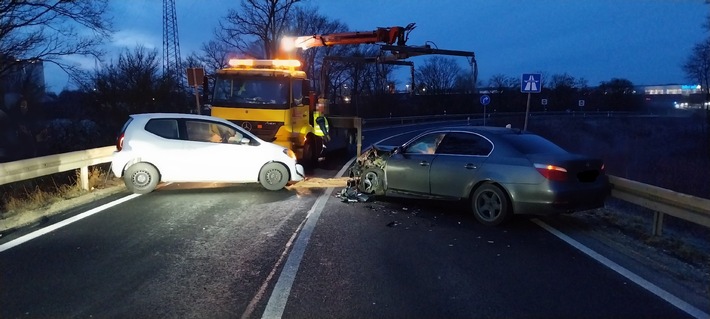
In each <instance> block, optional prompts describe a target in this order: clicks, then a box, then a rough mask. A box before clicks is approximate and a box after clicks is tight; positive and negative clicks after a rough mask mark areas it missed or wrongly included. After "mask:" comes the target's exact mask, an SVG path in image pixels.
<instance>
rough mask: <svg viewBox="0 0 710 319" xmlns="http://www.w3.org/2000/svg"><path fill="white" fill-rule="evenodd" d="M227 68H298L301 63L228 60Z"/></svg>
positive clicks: (294, 61) (291, 61) (292, 61)
mask: <svg viewBox="0 0 710 319" xmlns="http://www.w3.org/2000/svg"><path fill="white" fill-rule="evenodd" d="M229 66H231V67H233V68H237V67H242V68H248V67H255V68H275V69H278V68H283V69H288V68H298V67H300V66H301V62H300V61H298V60H252V59H229Z"/></svg>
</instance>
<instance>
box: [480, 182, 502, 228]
mask: <svg viewBox="0 0 710 319" xmlns="http://www.w3.org/2000/svg"><path fill="white" fill-rule="evenodd" d="M471 205H472V207H471V208H472V209H473V214H474V216H476V219H477V220H478V221H479V222H480V223H482V224H484V225H486V226H496V225H500V224H501V223H503V222H505V221H506V220H508V218H510V215H511V213H510V201H509V200H508V197H507V196H506V194H505V192H504V191H503V190H502V189H500V187H498V186H496V185H493V184H483V185H481V186H480V187H479V188H478V189H476V192H475V193H473V197H472V198H471Z"/></svg>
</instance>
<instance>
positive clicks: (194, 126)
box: [185, 120, 243, 144]
mask: <svg viewBox="0 0 710 319" xmlns="http://www.w3.org/2000/svg"><path fill="white" fill-rule="evenodd" d="M185 127H186V129H187V139H188V140H190V141H196V142H212V143H235V144H236V143H239V141H241V139H242V137H243V135H242V134H241V133H240V132H238V131H236V130H235V129H234V128H232V127H229V126H227V125H224V124H221V123H215V122H207V121H198V120H189V121H185Z"/></svg>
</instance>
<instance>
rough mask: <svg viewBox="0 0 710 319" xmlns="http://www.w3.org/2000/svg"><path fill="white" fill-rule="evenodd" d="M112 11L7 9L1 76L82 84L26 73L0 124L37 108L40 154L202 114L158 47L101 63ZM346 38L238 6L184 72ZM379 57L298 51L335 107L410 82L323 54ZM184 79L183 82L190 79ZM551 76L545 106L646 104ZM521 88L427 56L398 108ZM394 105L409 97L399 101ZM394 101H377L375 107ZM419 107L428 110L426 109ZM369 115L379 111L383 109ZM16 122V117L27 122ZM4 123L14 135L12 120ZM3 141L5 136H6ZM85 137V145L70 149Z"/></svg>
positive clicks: (261, 0) (614, 87) (701, 50)
mask: <svg viewBox="0 0 710 319" xmlns="http://www.w3.org/2000/svg"><path fill="white" fill-rule="evenodd" d="M107 4H108V2H107V0H95V1H64V0H26V1H1V2H0V52H2V53H1V54H0V76H1V77H3V78H4V77H7V76H9V75H10V74H17V72H16V71H17V69H18V67H22V66H24V65H26V64H27V63H28V62H30V61H37V60H41V61H43V62H44V63H51V64H55V65H57V66H59V67H60V68H61V69H63V70H64V71H66V72H67V74H69V75H70V79H71V81H72V83H74V84H75V85H76V87H77V89H75V90H64V91H62V92H61V93H59V94H52V93H49V94H46V93H45V92H43V87H42V86H41V85H40V84H38V83H34V82H33V81H32V77H30V76H29V75H27V77H26V78H21V79H18V80H17V81H15V83H18V82H19V83H21V84H20V85H16V87H19V92H18V94H17V97H18V98H17V99H15V100H12V99H8V98H5V99H2V101H0V106H1V108H0V123H8V121H10V120H8V119H11V118H12V117H13V113H17V114H19V113H21V112H15V111H13V110H17V109H19V107H18V105H20V103H25V105H28V106H29V107H30V108H31V109H32V112H28V113H26V114H30V115H31V117H30V118H31V119H34V121H35V122H42V123H44V125H43V126H42V127H37V128H34V129H33V132H32V134H33V136H34V139H35V140H36V141H40V142H45V145H51V147H47V146H45V148H44V149H42V150H35V151H34V155H38V153H42V154H44V153H53V152H59V151H68V150H73V149H83V148H86V147H93V146H102V145H107V144H110V143H112V142H113V138H114V137H115V133H116V132H117V131H118V130H119V129H120V126H121V125H122V124H123V122H124V121H125V119H126V118H127V116H128V115H129V114H131V113H140V112H153V111H155V112H190V111H191V110H193V109H194V107H193V105H194V97H192V96H190V93H189V92H191V91H190V90H189V89H188V88H185V87H179V85H178V83H181V82H182V83H185V81H178V80H177V79H176V78H173V76H174V75H169V74H163V72H162V70H161V65H162V63H161V60H160V56H161V55H160V54H159V52H158V51H157V50H156V49H149V48H146V47H144V46H137V47H134V48H125V49H124V50H123V51H122V52H121V53H120V54H119V56H118V58H116V59H110V60H108V61H106V60H103V58H105V57H106V56H107V54H106V52H104V51H103V49H102V48H103V46H102V45H103V44H105V43H106V41H107V39H109V38H110V37H109V36H110V35H111V34H112V33H113V32H114V31H115V30H114V29H113V26H112V21H111V19H110V17H109V16H108V11H107V8H108V5H107ZM708 21H710V17H709V18H708ZM705 28H709V29H710V22H708V23H706V25H705ZM348 31H352V30H350V28H349V27H348V26H347V25H346V24H345V23H343V22H341V21H340V20H338V19H333V18H330V17H327V16H325V15H323V14H321V13H320V12H319V11H318V8H317V7H314V6H309V5H307V4H304V3H303V2H301V1H299V0H242V1H240V3H239V4H238V6H237V7H236V8H233V9H230V10H228V11H227V12H226V15H225V16H224V17H222V18H221V19H220V21H219V25H218V26H217V27H216V28H215V29H214V34H213V38H212V39H209V40H208V41H206V42H205V43H203V44H202V46H201V49H200V50H199V51H198V52H191V53H190V54H189V55H188V56H187V58H186V59H184V61H182V62H181V64H182V65H183V66H184V67H202V68H204V69H205V71H206V73H207V74H213V73H214V72H215V71H216V70H217V69H220V68H223V67H225V66H226V63H227V60H228V58H231V57H243V58H245V57H250V58H266V59H268V58H274V57H275V56H276V54H277V52H278V45H279V41H280V39H281V37H282V36H284V35H307V34H329V33H336V32H348ZM235 54H236V56H235ZM378 54H380V51H379V48H378V46H376V45H341V46H331V47H318V48H311V49H309V50H307V51H303V52H298V53H296V55H297V56H296V57H298V58H299V59H300V60H301V61H302V63H303V67H304V70H305V71H306V73H307V74H308V77H309V79H311V80H312V84H313V85H312V86H313V89H314V90H315V91H317V92H318V93H319V94H322V95H323V96H324V97H327V98H329V99H330V100H331V101H332V102H334V103H338V102H343V100H342V97H343V96H344V95H347V96H349V97H352V98H353V99H358V98H359V99H360V103H368V105H372V104H373V103H375V102H368V101H367V100H368V97H374V96H388V95H392V93H393V92H392V87H394V86H400V87H401V86H402V84H403V83H397V79H395V77H394V68H395V67H394V66H391V65H383V64H372V63H369V64H367V63H356V62H337V63H329V64H328V65H325V64H324V57H326V56H343V57H374V56H377V55H378ZM77 55H80V56H88V57H94V58H96V59H97V61H99V62H98V64H97V66H98V67H97V68H95V69H93V70H84V69H81V68H79V67H77V66H76V65H75V64H72V63H69V62H67V61H70V60H69V59H67V58H69V57H72V56H77ZM709 66H710V39H708V40H707V41H705V42H703V43H702V44H698V46H697V47H696V48H695V49H694V51H693V54H692V56H691V57H690V58H689V59H688V62H687V63H686V64H685V65H684V70H685V71H686V73H687V74H688V75H689V78H691V76H692V78H693V79H694V80H700V83H703V88H704V90H705V92H706V94H707V88H708V85H707V83H708V82H707V81H708V75H709V74H710V67H709ZM182 73H184V72H181V74H180V76H185V75H184V74H182ZM543 80H544V81H545V83H544V84H543V93H542V94H541V97H545V98H546V99H547V100H548V104H547V105H545V106H544V107H545V108H549V109H554V110H565V109H570V108H575V107H577V105H578V103H577V101H578V100H579V99H580V98H586V99H587V100H588V101H589V104H587V106H588V107H589V108H594V107H596V108H617V109H618V108H624V107H627V108H628V107H632V106H634V105H637V103H639V101H638V95H635V94H633V83H631V82H630V81H628V80H626V79H616V78H613V79H610V80H609V81H604V82H601V83H599V85H598V86H596V87H590V86H589V85H588V83H587V81H586V80H584V79H582V78H575V77H573V76H571V75H569V74H553V75H546V74H544V73H543ZM519 83H520V80H519V78H517V77H512V76H508V75H504V74H496V75H493V76H492V77H491V78H490V79H488V80H487V81H481V80H479V79H474V78H473V75H472V72H470V70H467V69H465V68H463V67H461V66H460V65H459V64H458V63H457V61H456V60H455V59H454V58H449V57H441V56H431V57H428V58H427V59H426V60H425V61H424V63H423V64H422V65H421V66H417V67H416V71H415V73H414V81H413V83H412V85H411V86H410V87H409V92H407V93H408V94H409V98H404V100H406V99H409V101H408V102H411V103H413V106H411V107H407V106H401V107H397V108H396V109H397V114H398V115H402V116H404V115H408V114H407V112H414V110H418V109H420V110H422V109H426V108H427V107H429V108H431V109H432V110H433V112H440V111H442V109H441V108H437V106H436V105H437V103H439V104H442V102H441V101H443V100H444V99H443V98H442V96H447V95H448V97H447V98H446V99H448V100H450V101H452V103H454V104H449V105H452V106H449V110H448V112H452V109H456V106H455V105H458V104H461V105H462V106H461V107H460V109H461V110H470V109H471V108H470V106H471V104H472V103H471V101H472V100H474V99H475V97H474V96H475V95H477V94H480V92H478V91H480V90H485V92H486V93H487V94H490V95H492V97H493V99H492V100H493V104H492V105H491V107H492V108H494V109H496V110H500V111H501V112H502V111H508V109H510V108H513V107H514V106H515V105H519V99H520V98H521V97H520V96H521V94H520V92H519V85H520V84H519ZM474 84H475V85H474ZM9 89H10V88H8V87H7V86H2V87H0V93H1V94H2V95H4V96H7V94H5V93H8V90H9ZM476 90H478V91H476ZM413 96H422V97H420V98H413ZM425 96H438V98H427V97H425ZM454 96H460V97H459V98H455V97H454ZM387 99H391V100H398V101H401V100H403V99H402V98H397V97H393V96H390V97H388V98H387ZM387 99H381V98H380V99H373V98H369V100H370V101H378V100H379V101H383V100H387ZM476 100H477V99H476ZM456 101H460V102H456ZM355 102H357V101H355ZM423 103H424V104H426V103H431V104H430V105H425V106H421V105H422V104H423ZM457 103H458V104H457ZM368 105H365V104H356V105H355V106H353V105H350V106H349V107H351V108H353V107H355V108H361V110H362V111H363V112H359V110H354V111H355V113H357V115H361V116H368V115H372V116H375V115H381V114H374V113H372V114H368V112H364V111H365V110H367V108H368ZM442 107H444V108H445V107H446V106H442ZM540 107H543V106H542V105H541V106H540ZM371 108H374V109H379V107H377V106H372V107H371ZM444 111H446V110H444ZM2 112H4V113H5V115H3V114H2ZM422 112H424V111H423V110H422ZM17 114H16V115H15V116H20V117H22V116H25V117H26V116H27V115H26V114H25V115H21V114H19V115H17ZM412 115H413V114H412ZM3 118H5V120H3ZM3 121H5V122H3ZM2 125H3V127H9V124H2ZM14 134H15V135H17V134H16V133H14ZM3 136H7V134H5V133H3ZM89 137H90V138H89ZM77 138H83V140H81V141H78V142H73V141H72V139H77ZM1 143H3V141H1V140H0V147H2V146H1V145H2V144H1ZM4 143H5V144H7V143H8V142H7V141H5V142H4ZM87 144H90V145H87Z"/></svg>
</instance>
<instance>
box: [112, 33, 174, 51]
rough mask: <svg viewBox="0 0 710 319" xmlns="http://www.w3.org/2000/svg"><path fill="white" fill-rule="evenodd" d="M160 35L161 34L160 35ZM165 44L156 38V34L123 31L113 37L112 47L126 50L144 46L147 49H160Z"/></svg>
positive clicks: (159, 38)
mask: <svg viewBox="0 0 710 319" xmlns="http://www.w3.org/2000/svg"><path fill="white" fill-rule="evenodd" d="M158 35H160V34H158ZM162 44H163V40H162V38H161V37H159V36H156V34H155V33H148V32H144V31H137V30H121V31H118V32H116V33H114V35H113V41H112V42H111V46H113V47H116V48H120V49H124V48H134V47H136V46H139V45H142V46H143V47H145V48H147V49H156V48H160V47H161V46H162Z"/></svg>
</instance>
